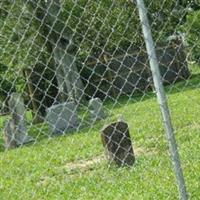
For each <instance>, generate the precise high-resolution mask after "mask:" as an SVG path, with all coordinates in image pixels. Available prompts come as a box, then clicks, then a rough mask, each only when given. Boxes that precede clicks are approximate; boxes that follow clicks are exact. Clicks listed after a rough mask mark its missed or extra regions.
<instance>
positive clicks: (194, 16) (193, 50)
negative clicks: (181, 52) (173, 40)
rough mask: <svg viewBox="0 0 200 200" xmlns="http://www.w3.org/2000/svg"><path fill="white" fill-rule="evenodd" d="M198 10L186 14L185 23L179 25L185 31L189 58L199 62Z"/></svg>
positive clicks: (199, 26)
mask: <svg viewBox="0 0 200 200" xmlns="http://www.w3.org/2000/svg"><path fill="white" fill-rule="evenodd" d="M199 19H200V10H199V11H193V12H190V13H189V14H188V15H187V20H186V23H185V24H183V25H182V26H181V29H182V31H183V32H185V33H186V42H187V43H188V48H189V49H190V51H189V53H190V59H191V60H195V61H197V62H200V31H199V30H200V21H199Z"/></svg>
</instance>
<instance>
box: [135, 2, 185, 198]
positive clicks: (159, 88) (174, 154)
mask: <svg viewBox="0 0 200 200" xmlns="http://www.w3.org/2000/svg"><path fill="white" fill-rule="evenodd" d="M136 1H137V7H138V11H139V16H140V21H141V24H142V31H143V35H144V40H145V43H146V48H147V53H148V56H149V62H150V68H151V72H152V76H153V81H154V86H155V89H156V94H157V100H158V103H159V105H160V109H161V113H162V117H163V123H164V127H165V132H166V137H167V141H168V145H169V151H170V155H171V159H172V165H173V168H174V173H175V176H176V180H177V184H178V190H179V195H180V198H181V199H182V200H187V199H188V196H187V192H186V187H185V181H184V177H183V172H182V169H181V164H180V159H179V154H178V150H177V144H176V139H175V136H174V132H173V128H172V123H171V119H170V113H169V109H168V105H167V100H166V96H165V92H164V88H163V84H162V78H161V75H160V70H159V65H158V60H157V57H156V52H155V46H154V42H153V39H152V33H151V28H150V25H149V21H148V18H147V9H146V7H145V4H144V1H143V0H136Z"/></svg>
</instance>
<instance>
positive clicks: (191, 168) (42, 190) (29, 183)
mask: <svg viewBox="0 0 200 200" xmlns="http://www.w3.org/2000/svg"><path fill="white" fill-rule="evenodd" d="M198 69H199V68H197V70H195V71H196V72H198ZM165 89H166V92H167V97H168V100H169V107H170V111H171V115H172V122H173V126H174V132H175V135H176V139H177V143H178V149H179V153H180V158H181V162H182V168H183V173H184V176H185V181H186V186H187V190H188V193H189V196H190V198H191V199H200V170H199V169H200V75H199V74H198V73H197V74H194V75H193V76H192V77H191V79H189V80H187V81H182V82H179V83H177V84H175V85H173V86H167V87H166V88H165ZM105 107H106V109H107V111H108V112H109V114H110V117H108V118H107V119H106V120H105V121H101V122H99V123H96V124H95V126H93V127H85V128H82V129H81V130H80V131H79V132H76V133H70V134H66V135H63V136H60V137H48V132H47V127H46V126H45V125H38V126H34V127H31V128H30V129H29V133H30V134H32V135H33V136H34V137H35V138H36V139H37V141H36V142H35V143H34V144H30V145H27V146H23V147H20V148H17V149H13V150H9V151H4V150H3V148H1V152H0V199H1V200H4V199H5V200H12V199H20V200H21V199H35V200H38V199H48V200H49V199H58V200H60V199H63V200H64V199H85V200H88V199H106V200H113V199H116V200H118V199H120V200H121V199H170V200H171V199H178V198H179V197H178V191H177V186H176V181H175V178H174V174H173V170H172V165H171V162H170V157H169V153H168V146H167V142H166V139H165V138H166V137H165V132H164V130H163V126H162V121H161V115H160V111H159V106H158V104H157V101H156V97H155V94H154V93H152V92H149V93H146V94H144V95H142V96H137V97H135V96H133V97H121V98H120V99H119V101H118V102H117V103H116V102H111V101H108V102H105ZM119 114H122V115H123V116H124V119H125V121H126V122H127V123H128V124H129V128H130V133H131V137H132V140H133V146H134V149H135V151H136V163H135V165H134V167H132V168H131V169H128V168H117V167H115V166H109V164H108V163H107V161H106V160H101V161H99V162H98V163H96V162H94V164H91V165H89V166H87V165H86V166H85V167H79V166H78V163H79V162H80V161H81V162H82V163H84V162H87V160H94V159H95V158H97V157H99V156H101V155H103V154H104V149H103V146H102V143H101V138H100V129H101V128H102V127H103V125H105V124H107V123H108V122H109V121H114V120H116V119H117V116H118V115H119ZM3 121H4V118H1V120H0V126H1V127H2V126H3ZM1 135H2V134H1ZM0 143H2V139H1V142H0ZM69 163H71V164H73V165H74V168H73V169H71V168H70V167H69V165H68V164H69ZM76 166H77V167H76Z"/></svg>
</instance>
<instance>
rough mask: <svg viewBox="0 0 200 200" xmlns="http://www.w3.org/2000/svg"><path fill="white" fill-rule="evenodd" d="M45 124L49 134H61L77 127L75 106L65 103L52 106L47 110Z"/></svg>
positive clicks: (71, 103) (72, 103)
mask: <svg viewBox="0 0 200 200" xmlns="http://www.w3.org/2000/svg"><path fill="white" fill-rule="evenodd" d="M46 122H47V124H48V126H49V131H50V134H63V133H65V132H67V131H69V130H73V129H77V128H78V127H79V121H78V116H77V113H76V105H75V104H74V102H66V103H61V104H57V105H53V106H51V107H50V108H48V109H47V116H46Z"/></svg>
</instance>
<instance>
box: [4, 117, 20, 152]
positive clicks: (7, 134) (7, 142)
mask: <svg viewBox="0 0 200 200" xmlns="http://www.w3.org/2000/svg"><path fill="white" fill-rule="evenodd" d="M3 133H4V135H3V140H4V147H5V148H6V149H10V148H15V147H17V141H16V140H15V127H14V123H13V121H12V120H8V121H6V123H5V126H4V131H3Z"/></svg>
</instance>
